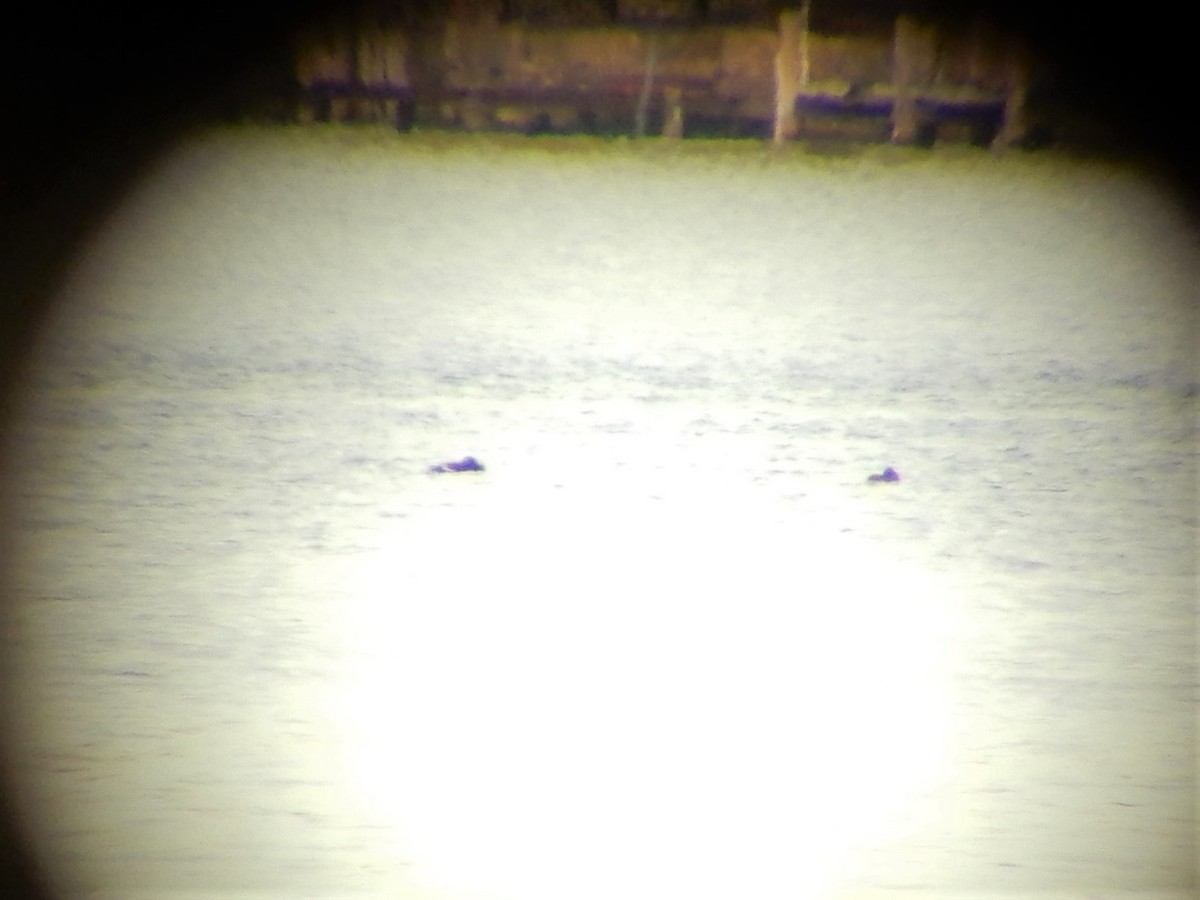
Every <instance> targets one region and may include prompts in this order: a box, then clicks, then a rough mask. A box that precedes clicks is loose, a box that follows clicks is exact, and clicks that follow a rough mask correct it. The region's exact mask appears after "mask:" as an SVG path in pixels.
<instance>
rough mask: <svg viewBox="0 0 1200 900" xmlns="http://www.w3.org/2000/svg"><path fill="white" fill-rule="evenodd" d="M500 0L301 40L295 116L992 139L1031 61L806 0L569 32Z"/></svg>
mask: <svg viewBox="0 0 1200 900" xmlns="http://www.w3.org/2000/svg"><path fill="white" fill-rule="evenodd" d="M816 2H818V3H819V2H820V0H816ZM504 6H507V4H503V5H502V4H501V3H499V2H491V0H471V2H460V3H457V4H453V5H452V10H451V13H450V14H449V15H448V16H446V17H445V18H444V19H442V20H439V21H435V22H433V23H412V22H409V23H398V24H397V23H390V24H374V25H370V26H367V25H363V24H361V23H360V24H358V25H347V24H342V25H340V26H337V27H333V26H330V27H327V28H325V29H323V30H318V31H314V32H311V33H309V34H308V35H306V36H305V37H304V38H303V39H302V40H301V42H300V44H299V46H298V50H297V56H296V80H297V83H298V86H299V89H300V95H299V97H300V101H299V109H298V111H297V118H298V120H299V121H304V122H311V121H376V122H379V121H383V122H388V123H391V124H394V125H395V126H396V127H398V128H401V129H406V128H409V127H412V126H413V125H417V124H422V125H430V126H439V127H452V128H461V129H465V130H471V131H486V130H501V131H519V132H525V133H543V132H559V133H579V132H583V133H598V134H631V135H635V136H642V135H663V136H666V137H675V138H678V137H686V136H693V135H706V136H747V137H749V136H757V137H762V138H764V139H768V138H769V139H770V140H772V141H773V142H775V143H776V144H781V143H784V142H787V141H791V140H795V139H797V138H805V137H819V136H822V135H836V136H842V137H853V138H859V139H864V140H881V141H892V142H894V143H901V144H930V143H932V142H934V141H935V140H969V141H971V142H973V143H976V144H987V145H991V146H994V147H1006V146H1009V145H1012V144H1015V143H1018V142H1020V141H1021V140H1022V139H1023V138H1024V136H1025V134H1026V130H1027V123H1026V120H1027V114H1026V104H1027V100H1028V97H1029V93H1030V89H1031V85H1032V83H1033V80H1034V66H1033V61H1032V59H1031V58H1030V56H1029V54H1028V53H1026V52H1025V51H1024V50H1023V48H1021V47H1020V46H1019V44H1018V43H1017V42H1016V41H1014V40H1012V39H1010V38H1008V37H1006V36H1004V35H1002V34H998V33H996V32H994V31H992V30H990V29H988V28H987V27H986V26H985V25H983V24H982V23H976V24H974V25H972V26H970V27H967V28H962V27H959V28H958V29H957V30H950V29H946V28H942V27H939V25H938V24H937V23H934V22H929V21H922V20H919V19H917V18H915V17H913V16H911V15H907V14H901V15H898V16H897V17H896V18H895V19H893V20H891V21H888V22H884V23H878V24H877V27H875V28H873V29H870V30H866V31H864V30H862V29H859V30H857V31H853V32H847V33H829V29H828V27H826V28H824V29H821V28H819V27H813V25H812V23H813V13H812V7H811V6H810V2H809V0H805V2H804V3H803V5H801V6H798V7H796V8H794V9H786V10H784V11H783V12H782V13H781V14H780V15H779V16H778V19H777V20H776V21H775V23H774V27H771V28H767V27H755V26H753V25H721V24H717V25H713V24H705V23H699V24H697V23H692V24H687V25H679V24H672V23H670V22H668V23H666V24H663V23H662V22H651V23H644V22H635V23H633V24H620V23H618V24H601V25H597V24H591V25H581V26H571V25H562V24H554V25H547V24H538V23H530V22H528V21H526V20H524V19H521V18H509V19H504V18H502V16H501V13H502V12H503V7H504Z"/></svg>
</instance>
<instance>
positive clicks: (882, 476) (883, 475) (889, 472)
mask: <svg viewBox="0 0 1200 900" xmlns="http://www.w3.org/2000/svg"><path fill="white" fill-rule="evenodd" d="M899 480H900V473H899V472H897V471H896V470H895V469H893V468H892V467H891V466H888V467H887V468H886V469H884V470H883V471H882V472H880V473H878V474H875V475H868V476H867V481H899Z"/></svg>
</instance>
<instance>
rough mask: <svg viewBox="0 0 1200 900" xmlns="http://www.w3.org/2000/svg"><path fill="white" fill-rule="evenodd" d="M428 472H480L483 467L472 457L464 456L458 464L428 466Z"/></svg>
mask: <svg viewBox="0 0 1200 900" xmlns="http://www.w3.org/2000/svg"><path fill="white" fill-rule="evenodd" d="M429 471H430V472H482V471H484V468H483V465H482V464H481V463H480V462H479V460H477V459H476V458H475V457H473V456H465V457H463V458H462V459H460V460H459V461H458V462H448V463H443V464H442V465H440V466H430V467H429Z"/></svg>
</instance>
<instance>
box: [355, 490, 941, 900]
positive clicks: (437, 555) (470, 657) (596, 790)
mask: <svg viewBox="0 0 1200 900" xmlns="http://www.w3.org/2000/svg"><path fill="white" fill-rule="evenodd" d="M481 496H482V499H481V501H480V503H479V504H477V505H476V507H475V508H473V509H471V510H469V511H468V512H467V513H465V514H464V512H463V511H462V510H442V511H436V512H433V511H431V512H429V513H428V514H426V515H423V516H421V517H420V521H419V523H417V522H414V523H412V524H408V523H407V521H405V523H404V524H398V525H397V526H396V527H395V530H394V533H388V534H382V533H381V534H380V535H378V536H377V540H376V543H377V545H378V547H379V548H380V549H379V551H378V552H377V553H373V554H370V555H368V556H366V557H364V558H361V559H359V560H358V564H357V566H356V569H355V571H354V572H353V574H352V575H351V576H350V583H351V584H352V585H353V589H352V590H353V598H352V601H351V602H352V607H353V609H352V610H351V611H350V613H349V614H348V617H347V619H346V621H347V625H348V627H347V632H346V635H345V641H346V644H347V650H346V654H347V658H348V659H349V660H350V666H351V669H350V672H349V674H348V677H347V679H346V683H345V685H344V688H343V691H342V693H341V694H340V695H339V697H338V699H337V701H336V708H337V715H338V716H339V717H340V718H341V719H342V720H343V733H344V734H345V736H346V737H345V748H346V749H345V752H346V759H345V761H346V771H347V773H348V777H349V778H350V780H351V781H352V782H353V788H354V790H355V792H356V793H357V795H358V797H359V801H358V802H360V803H361V804H362V805H363V807H364V808H366V809H368V810H370V814H371V816H372V817H373V819H374V820H375V821H378V822H380V823H382V824H383V826H384V827H386V828H388V829H390V830H391V831H392V832H393V833H394V834H395V835H396V841H395V852H396V858H397V861H398V862H399V863H402V864H405V865H407V866H408V867H409V869H408V871H410V872H412V873H414V875H415V876H416V877H417V880H418V881H419V882H420V883H422V884H423V885H425V886H426V887H427V889H428V896H431V897H446V898H456V900H457V898H462V900H475V898H511V900H551V898H554V900H557V898H561V897H563V896H571V897H581V898H592V897H595V898H601V897H605V898H608V897H613V896H622V897H627V898H647V900H650V898H661V897H664V896H689V897H692V898H704V897H729V896H731V895H734V892H736V894H737V895H743V896H755V897H760V898H771V897H785V896H786V897H796V896H806V897H819V896H836V894H837V888H838V884H839V881H840V880H841V879H842V878H843V877H844V876H845V875H846V873H847V872H848V871H851V870H852V869H853V867H854V854H855V852H856V851H858V850H860V849H861V848H862V847H864V846H866V845H868V844H869V843H871V842H873V841H879V840H886V839H887V838H888V836H889V835H890V834H893V833H895V832H896V831H897V829H899V828H901V827H903V826H902V822H901V819H902V813H903V811H904V809H905V808H906V806H907V805H909V804H910V801H912V800H914V798H917V797H919V796H920V795H921V794H922V793H923V792H925V791H927V790H929V789H931V788H932V787H933V786H934V785H935V784H936V783H937V782H938V780H939V779H941V778H944V777H945V776H946V773H947V769H948V767H950V766H951V765H952V764H953V760H952V757H953V752H954V748H953V742H954V732H953V720H952V711H951V705H952V703H951V700H952V698H951V696H950V688H949V686H948V684H947V682H946V679H945V675H944V672H945V667H946V665H947V661H948V650H947V647H948V641H947V638H946V629H947V628H948V627H949V626H948V623H947V622H946V620H945V616H944V608H945V602H946V600H947V598H946V597H945V596H943V595H941V594H939V592H938V589H937V588H936V586H935V584H934V582H933V581H932V580H931V579H928V578H924V577H922V576H920V575H918V574H916V573H913V572H911V571H905V570H903V569H902V568H900V567H899V566H898V565H895V564H889V563H888V562H887V561H885V560H881V559H880V558H879V556H878V551H877V550H874V549H872V548H870V547H868V546H867V545H866V544H865V543H863V542H862V541H860V540H858V539H856V538H854V537H853V536H852V535H849V534H844V533H838V532H836V531H835V532H834V533H832V534H825V535H823V534H820V533H819V532H817V531H816V530H814V529H808V530H807V531H800V532H798V531H797V529H796V528H794V527H793V528H790V529H789V528H781V527H778V523H776V524H775V525H772V527H769V528H768V527H760V526H756V525H755V524H754V523H755V522H756V521H757V522H763V521H770V518H769V517H770V511H769V510H764V509H752V508H749V506H750V504H748V503H747V502H745V501H741V500H731V501H730V503H729V504H727V505H726V506H724V507H721V508H718V509H716V510H715V511H714V509H713V507H712V504H711V498H710V502H709V506H708V508H707V509H705V510H702V509H700V508H699V506H698V505H689V504H687V503H685V502H683V503H675V504H672V503H664V504H647V503H646V502H645V501H640V503H639V504H631V503H624V502H622V499H621V498H620V497H619V496H613V495H611V494H609V495H606V496H605V495H601V494H599V493H597V494H596V495H594V496H590V497H588V498H586V502H583V503H581V502H579V499H580V498H578V497H570V496H568V497H561V496H550V495H547V496H546V497H545V498H544V499H543V500H541V501H532V500H530V499H529V498H525V499H524V501H523V502H522V503H521V504H520V505H515V504H513V503H512V502H510V501H511V498H509V499H505V498H503V497H495V496H487V495H481ZM515 509H520V512H514V510H515ZM585 510H586V512H584V511H585ZM764 516H765V517H766V518H765V519H764ZM396 548H403V551H402V552H398V551H397V549H396Z"/></svg>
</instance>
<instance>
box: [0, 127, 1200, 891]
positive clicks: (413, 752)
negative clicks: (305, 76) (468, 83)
mask: <svg viewBox="0 0 1200 900" xmlns="http://www.w3.org/2000/svg"><path fill="white" fill-rule="evenodd" d="M1194 245H1195V234H1194V232H1193V231H1192V230H1191V229H1190V227H1188V226H1187V225H1186V223H1185V221H1184V220H1183V218H1182V215H1181V214H1180V213H1179V212H1178V211H1176V210H1175V209H1174V208H1173V207H1172V205H1171V203H1170V197H1169V196H1168V195H1167V194H1165V193H1164V192H1163V190H1162V189H1161V188H1160V187H1158V186H1156V185H1155V184H1154V183H1152V182H1150V181H1148V180H1146V179H1144V178H1142V177H1139V176H1138V175H1137V174H1136V173H1134V172H1132V171H1125V170H1121V169H1119V168H1114V167H1110V166H1105V165H1101V164H1097V163H1082V162H1071V161H1067V160H1059V159H1054V158H1051V157H1037V156H1030V157H1022V156H1009V157H1004V158H993V157H990V156H986V155H984V154H982V153H978V154H976V153H964V152H962V151H955V152H949V153H945V154H942V153H939V154H934V155H916V154H909V153H907V152H892V151H890V150H885V151H884V152H878V153H876V152H872V153H870V154H867V155H865V156H863V157H859V158H849V159H832V160H831V159H822V158H817V157H812V156H809V157H805V156H802V155H788V154H780V155H774V156H773V155H771V154H770V153H769V152H768V151H766V150H764V149H763V148H761V147H758V146H755V145H750V144H747V145H740V146H739V145H699V144H685V145H677V146H675V147H662V146H659V145H655V144H653V143H652V142H649V143H647V144H643V145H627V144H624V143H619V142H618V143H614V144H598V143H587V142H564V141H559V140H547V141H530V142H525V143H512V142H500V143H499V144H497V143H495V142H494V141H493V140H490V139H474V138H463V139H462V142H461V143H459V142H453V141H451V142H448V143H443V142H439V141H436V140H432V139H422V138H419V137H418V138H402V137H396V138H385V137H382V136H378V135H372V134H370V133H367V134H366V135H365V136H364V135H357V136H356V135H355V134H354V133H351V132H340V131H336V130H334V131H315V132H303V131H278V132H272V131H262V132H253V131H243V132H238V131H231V132H226V133H217V134H209V135H203V136H199V137H197V138H194V139H192V140H191V141H189V142H187V143H186V144H184V145H183V146H181V148H180V149H179V150H178V151H177V152H176V153H175V154H174V155H173V156H172V157H171V158H169V159H166V160H164V161H163V162H162V163H161V165H160V167H159V169H158V170H157V171H155V172H153V173H150V174H148V176H147V178H146V180H145V182H144V183H143V184H142V185H141V186H140V188H139V189H138V190H137V191H136V192H135V193H134V194H133V195H132V196H131V197H130V199H129V202H128V204H127V205H126V206H125V207H124V208H123V209H121V210H119V211H118V212H116V213H114V215H113V216H112V218H111V220H110V221H109V222H108V223H107V225H106V227H105V228H104V229H103V230H102V232H101V233H99V234H97V236H96V240H95V242H94V244H93V246H92V247H91V248H90V252H89V253H88V255H87V256H86V257H85V258H84V259H82V260H81V261H80V264H79V266H78V268H77V271H76V272H75V275H74V277H73V278H72V280H71V282H70V284H69V285H68V286H67V288H66V289H65V290H64V298H63V303H62V305H61V307H60V314H59V316H58V318H57V319H56V321H55V322H54V323H53V325H52V327H51V328H50V329H49V330H48V332H47V335H46V338H45V342H44V347H43V352H42V354H41V357H40V362H39V364H38V367H37V369H36V371H35V372H34V374H33V377H32V378H31V381H30V389H29V392H28V398H27V403H26V405H25V410H24V413H23V418H22V419H21V420H20V421H19V422H18V424H17V428H16V429H15V432H14V445H15V449H16V457H15V458H16V463H15V466H14V468H13V470H12V472H13V474H12V479H11V480H12V484H13V485H14V493H15V495H16V501H17V502H16V503H15V504H14V507H15V513H14V516H13V521H14V526H13V528H14V534H15V537H16V544H17V551H18V554H17V571H16V577H17V587H18V590H19V593H20V595H21V596H22V597H23V598H24V599H23V601H22V602H20V603H18V605H17V606H16V607H15V608H14V609H13V610H12V611H11V615H10V617H9V620H8V625H7V629H6V631H5V638H4V641H5V647H4V656H5V658H6V664H5V665H6V668H7V670H8V673H7V674H8V675H9V676H10V677H12V678H13V679H14V680H15V681H16V683H17V684H18V685H19V687H18V689H17V690H15V691H13V692H12V699H13V701H14V702H13V717H14V727H13V728H12V729H11V734H10V735H9V736H8V743H9V745H10V752H9V756H10V758H11V760H12V761H13V768H14V777H15V779H16V782H17V785H18V787H19V788H20V799H21V800H22V801H23V802H24V804H25V806H24V811H25V813H26V814H27V816H28V818H29V820H30V822H31V823H32V824H33V826H34V828H35V832H36V833H37V834H38V835H39V836H40V837H41V839H42V841H43V849H44V851H45V853H46V856H47V860H48V862H49V863H50V865H51V868H52V870H53V871H55V872H56V873H59V876H60V879H61V883H62V884H63V886H64V888H65V889H66V890H68V891H69V892H76V893H79V894H81V895H82V894H89V893H90V894H95V895H98V896H113V897H116V896H121V897H129V896H135V895H144V896H156V897H161V896H171V895H178V896H215V897H231V896H242V895H245V894H255V895H259V894H261V895H264V896H266V895H270V896H277V895H279V894H280V892H285V893H295V892H300V891H303V892H308V894H311V895H314V896H330V897H334V896H337V897H342V896H348V895H358V894H362V895H370V896H396V897H413V898H427V897H428V898H435V897H436V898H453V900H460V898H462V900H468V898H469V900H474V898H484V897H486V898H493V897H495V898H500V897H503V898H512V900H541V898H550V897H562V896H571V897H593V896H594V897H597V898H599V897H612V896H617V895H620V896H625V897H647V898H651V897H654V898H658V897H665V896H683V895H688V896H692V897H702V896H712V897H718V896H720V897H728V896H734V895H739V896H755V897H784V896H787V897H797V896H805V897H821V896H828V897H860V896H877V895H878V896H889V897H890V896H897V895H900V894H901V893H905V892H911V891H914V890H915V891H918V892H919V893H920V895H921V896H929V895H933V894H944V895H947V896H962V895H963V894H964V893H965V892H966V893H969V892H981V893H988V894H989V895H995V894H999V895H1013V896H1028V895H1029V894H1031V893H1037V892H1053V893H1065V894H1071V895H1075V896H1089V897H1094V896H1101V895H1105V896H1106V895H1108V894H1109V893H1111V894H1114V895H1121V894H1125V895H1129V894H1132V893H1137V894H1138V895H1139V896H1143V895H1145V894H1147V893H1151V892H1159V893H1161V894H1163V895H1164V896H1168V895H1170V896H1186V895H1187V892H1188V890H1189V889H1190V888H1191V887H1194V884H1195V880H1194V878H1195V872H1194V850H1195V846H1196V844H1195V841H1196V832H1195V805H1194V800H1195V796H1196V784H1195V781H1194V778H1195V739H1194V735H1195V732H1194V723H1195V712H1196V708H1195V674H1194V652H1195V619H1194V612H1195V609H1194V603H1195V601H1194V591H1195V546H1196V544H1195V541H1196V521H1195V515H1196V491H1195V471H1196V461H1197V460H1196V445H1195V412H1196V409H1195V402H1196V401H1195V398H1194V395H1195V385H1196V382H1197V376H1196V372H1195V358H1194V353H1195V338H1196V334H1195V325H1196V309H1197V304H1196V297H1195V290H1196V289H1195V284H1196V283H1197V277H1196V276H1197V274H1198V273H1197V263H1196V257H1195V255H1194ZM466 454H471V455H474V456H476V457H478V458H479V459H481V460H482V461H483V462H484V464H485V465H486V467H487V471H486V472H482V473H462V474H457V475H441V476H438V475H431V474H429V472H428V471H427V469H428V467H429V466H430V465H431V464H433V463H437V462H444V461H446V460H449V459H455V458H459V457H461V456H463V455H466ZM885 465H893V466H895V467H896V468H897V469H899V470H900V472H901V474H902V476H903V480H902V481H901V482H900V483H899V484H894V485H868V484H867V483H866V482H865V478H866V475H867V474H868V473H869V472H872V471H880V470H881V469H882V468H883V467H884V466H885Z"/></svg>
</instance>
